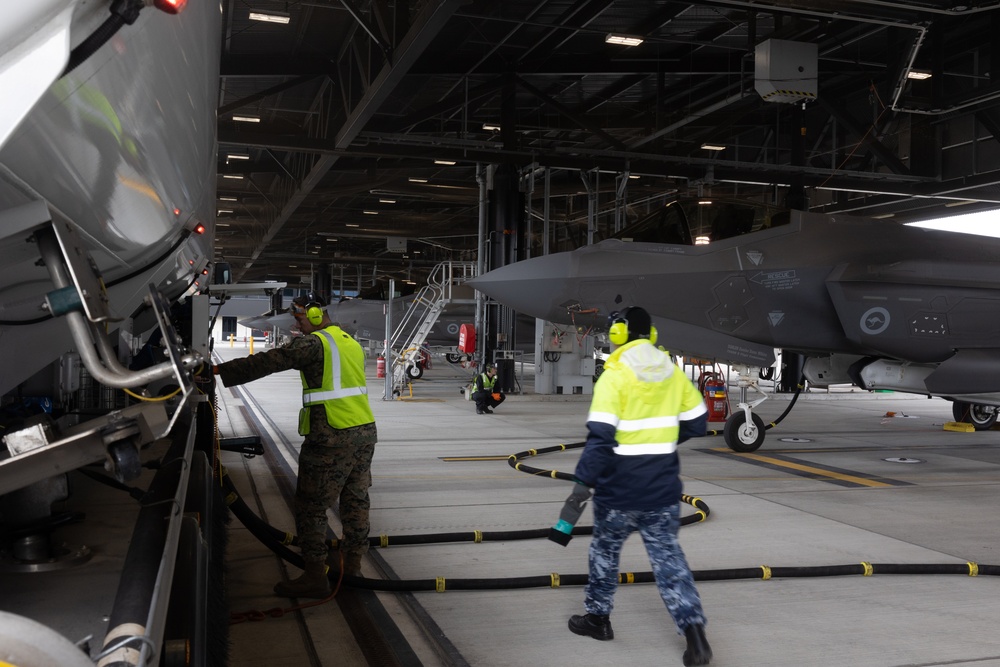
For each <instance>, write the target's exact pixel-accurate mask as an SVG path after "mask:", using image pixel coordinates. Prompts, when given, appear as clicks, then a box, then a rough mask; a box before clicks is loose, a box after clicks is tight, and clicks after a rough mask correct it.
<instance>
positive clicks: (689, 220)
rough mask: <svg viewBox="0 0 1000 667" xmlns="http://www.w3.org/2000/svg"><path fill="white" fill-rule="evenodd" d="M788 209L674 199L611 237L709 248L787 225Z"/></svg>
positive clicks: (738, 203) (706, 199) (753, 204)
mask: <svg viewBox="0 0 1000 667" xmlns="http://www.w3.org/2000/svg"><path fill="white" fill-rule="evenodd" d="M789 219H790V216H789V213H788V210H787V209H784V208H779V207H776V206H770V205H768V204H761V203H758V202H745V201H737V200H726V199H712V198H699V199H675V200H673V201H670V202H668V203H667V204H666V205H665V206H663V207H662V208H659V209H658V210H656V211H653V212H652V213H650V214H648V215H646V216H645V217H643V218H640V219H639V220H637V221H636V222H634V223H632V224H631V225H628V226H627V227H625V228H624V229H622V230H621V231H620V232H618V233H617V234H614V235H613V236H611V237H610V238H614V239H620V240H622V241H635V242H640V243H669V244H675V245H706V244H708V243H712V242H715V241H721V240H723V239H728V238H733V237H735V236H741V235H743V234H748V233H750V232H755V231H758V230H761V229H768V228H770V227H777V226H780V225H785V224H788V222H789Z"/></svg>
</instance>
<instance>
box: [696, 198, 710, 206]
mask: <svg viewBox="0 0 1000 667" xmlns="http://www.w3.org/2000/svg"><path fill="white" fill-rule="evenodd" d="M698 203H699V204H701V205H702V206H707V205H709V204H711V203H712V200H711V199H699V200H698Z"/></svg>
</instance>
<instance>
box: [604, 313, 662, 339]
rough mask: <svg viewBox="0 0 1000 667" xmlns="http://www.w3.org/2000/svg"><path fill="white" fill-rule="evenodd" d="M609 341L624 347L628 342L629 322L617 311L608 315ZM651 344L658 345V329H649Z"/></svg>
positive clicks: (651, 327)
mask: <svg viewBox="0 0 1000 667" xmlns="http://www.w3.org/2000/svg"><path fill="white" fill-rule="evenodd" d="M608 322H609V323H610V326H609V327H608V340H610V341H611V342H612V343H614V344H615V345H624V344H625V343H627V342H628V336H629V332H628V320H627V319H626V318H625V316H624V315H622V314H621V313H620V312H618V311H617V310H616V311H615V312H613V313H611V314H610V315H608ZM649 342H650V343H652V344H653V345H656V327H654V326H650V327H649Z"/></svg>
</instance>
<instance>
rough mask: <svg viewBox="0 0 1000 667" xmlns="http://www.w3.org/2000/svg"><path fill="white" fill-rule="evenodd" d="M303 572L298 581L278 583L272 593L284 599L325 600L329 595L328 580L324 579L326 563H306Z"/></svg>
mask: <svg viewBox="0 0 1000 667" xmlns="http://www.w3.org/2000/svg"><path fill="white" fill-rule="evenodd" d="M305 565H306V568H305V572H303V573H302V576H301V577H299V578H298V579H292V580H291V581H279V582H278V583H276V584H275V585H274V592H275V593H276V594H278V595H280V596H282V597H286V598H319V599H322V598H325V597H329V595H330V580H329V579H327V577H326V563H324V562H323V561H307V562H306V564H305Z"/></svg>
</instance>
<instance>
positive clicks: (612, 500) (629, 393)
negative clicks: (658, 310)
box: [567, 307, 712, 665]
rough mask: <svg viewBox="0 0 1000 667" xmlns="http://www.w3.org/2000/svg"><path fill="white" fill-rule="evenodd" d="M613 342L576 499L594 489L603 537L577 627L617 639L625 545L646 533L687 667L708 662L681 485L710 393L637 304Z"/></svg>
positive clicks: (573, 622)
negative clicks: (662, 344)
mask: <svg viewBox="0 0 1000 667" xmlns="http://www.w3.org/2000/svg"><path fill="white" fill-rule="evenodd" d="M609 326H610V331H609V338H610V339H611V343H612V345H614V346H615V350H614V351H613V352H612V354H611V356H610V357H609V358H608V359H607V361H606V362H605V364H604V372H603V373H602V374H601V377H600V378H599V379H598V380H597V384H596V385H594V397H593V399H592V401H591V405H590V413H589V415H588V417H587V430H588V437H587V442H586V445H585V446H584V450H583V453H582V454H581V456H580V461H579V463H578V464H577V467H576V473H575V474H576V478H577V479H578V480H579V481H580V484H578V485H577V486H576V489H574V492H573V493H572V494H571V496H570V499H569V500H568V501H567V502H570V501H575V504H576V505H577V506H579V505H580V504H581V503H585V501H586V499H587V498H589V497H590V488H593V489H594V533H593V538H592V539H591V543H590V579H589V583H588V584H587V588H586V597H585V601H584V608H585V610H586V612H587V613H586V614H585V615H579V616H573V617H572V618H570V619H569V629H570V630H572V631H573V632H574V633H576V634H578V635H586V636H589V637H593V638H594V639H600V640H609V639H614V631H613V630H612V629H611V621H610V618H609V617H610V614H611V609H612V607H613V603H614V595H615V590H616V589H617V585H618V567H619V557H620V556H621V550H622V544H623V543H624V542H625V539H626V538H627V537H628V536H629V535H630V534H631V533H633V532H635V531H638V532H639V534H640V535H641V536H642V540H643V543H644V544H645V546H646V552H647V554H648V555H649V561H650V563H651V565H652V569H653V575H654V577H655V578H656V585H657V588H658V589H659V592H660V596H661V597H662V598H663V602H664V604H665V605H666V607H667V610H668V611H669V612H670V615H671V616H672V617H673V619H674V622H675V623H676V625H677V628H678V630H679V631H680V633H681V634H683V635H684V636H685V637H686V638H687V650H686V651H685V652H684V664H685V665H707V664H708V663H709V661H710V660H711V658H712V650H711V648H710V647H709V645H708V640H707V639H706V638H705V623H706V621H705V615H704V612H703V611H702V607H701V599H700V597H699V596H698V591H697V590H696V589H695V585H694V578H693V577H692V575H691V571H690V569H689V568H688V564H687V560H686V559H685V557H684V552H683V551H682V550H681V547H680V544H679V543H678V542H677V529H678V527H679V526H680V520H679V515H680V508H679V503H680V499H681V480H680V460H679V459H678V456H677V445H679V444H680V443H682V442H684V441H685V440H687V439H688V438H691V437H696V436H701V435H704V434H705V424H706V418H707V410H706V408H705V404H704V402H703V401H702V397H701V394H699V393H698V390H697V389H696V388H695V387H694V385H693V384H692V383H691V381H690V380H689V379H688V378H687V377H686V376H685V375H684V374H683V373H682V372H680V371H679V370H678V368H677V367H676V366H675V365H674V363H673V361H671V359H670V356H669V355H668V354H667V353H666V352H664V351H662V350H659V349H657V348H656V346H655V345H654V343H655V342H656V329H654V328H653V327H652V323H651V321H650V317H649V313H647V312H646V311H645V310H643V309H642V308H638V307H632V308H628V309H626V310H625V311H624V312H622V313H621V314H619V313H613V314H612V317H611V320H610V322H609Z"/></svg>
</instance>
